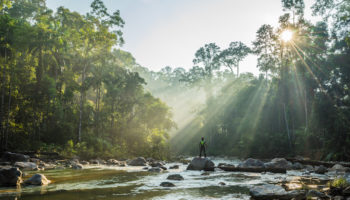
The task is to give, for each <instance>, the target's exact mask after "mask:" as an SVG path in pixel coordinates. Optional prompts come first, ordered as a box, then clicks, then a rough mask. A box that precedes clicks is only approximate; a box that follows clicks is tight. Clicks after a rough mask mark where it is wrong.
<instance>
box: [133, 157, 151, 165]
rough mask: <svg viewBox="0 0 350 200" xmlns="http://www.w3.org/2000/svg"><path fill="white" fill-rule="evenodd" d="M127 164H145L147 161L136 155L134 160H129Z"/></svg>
mask: <svg viewBox="0 0 350 200" xmlns="http://www.w3.org/2000/svg"><path fill="white" fill-rule="evenodd" d="M128 165H130V166H146V165H147V161H146V159H145V158H143V157H138V158H136V159H134V160H131V161H130V162H129V163H128Z"/></svg>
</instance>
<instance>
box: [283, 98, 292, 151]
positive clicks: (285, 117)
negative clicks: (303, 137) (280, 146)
mask: <svg viewBox="0 0 350 200" xmlns="http://www.w3.org/2000/svg"><path fill="white" fill-rule="evenodd" d="M283 112H284V121H285V123H286V129H287V134H288V141H289V148H290V149H291V148H292V144H291V141H290V133H289V126H288V119H287V111H286V104H285V103H283Z"/></svg>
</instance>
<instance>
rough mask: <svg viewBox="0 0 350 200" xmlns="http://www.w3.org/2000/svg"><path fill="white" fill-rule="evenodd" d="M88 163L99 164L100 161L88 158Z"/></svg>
mask: <svg viewBox="0 0 350 200" xmlns="http://www.w3.org/2000/svg"><path fill="white" fill-rule="evenodd" d="M90 163H91V164H93V165H99V164H100V161H99V160H90Z"/></svg>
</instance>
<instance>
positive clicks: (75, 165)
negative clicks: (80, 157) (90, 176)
mask: <svg viewBox="0 0 350 200" xmlns="http://www.w3.org/2000/svg"><path fill="white" fill-rule="evenodd" d="M72 169H83V165H81V164H73V165H72Z"/></svg>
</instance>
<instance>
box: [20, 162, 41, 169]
mask: <svg viewBox="0 0 350 200" xmlns="http://www.w3.org/2000/svg"><path fill="white" fill-rule="evenodd" d="M15 167H18V168H20V169H22V170H38V165H37V164H35V163H33V162H16V163H15Z"/></svg>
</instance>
